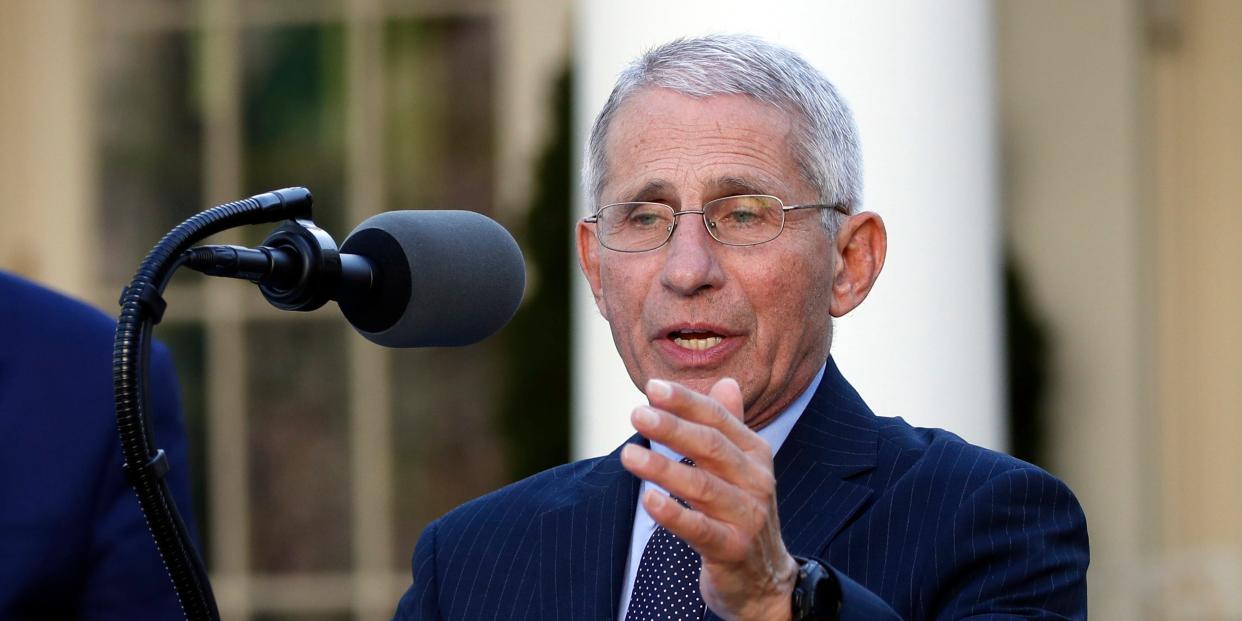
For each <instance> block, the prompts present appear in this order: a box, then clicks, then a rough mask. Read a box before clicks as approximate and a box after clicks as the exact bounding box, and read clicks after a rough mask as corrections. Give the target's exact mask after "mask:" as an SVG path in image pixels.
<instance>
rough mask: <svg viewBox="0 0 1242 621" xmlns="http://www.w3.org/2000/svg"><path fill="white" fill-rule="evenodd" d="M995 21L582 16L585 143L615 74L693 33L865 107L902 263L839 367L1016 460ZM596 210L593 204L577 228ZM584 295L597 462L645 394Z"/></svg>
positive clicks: (841, 351) (605, 10) (846, 336)
mask: <svg viewBox="0 0 1242 621" xmlns="http://www.w3.org/2000/svg"><path fill="white" fill-rule="evenodd" d="M989 7H990V5H989V4H987V3H986V2H983V1H982V0H944V1H941V2H916V1H913V0H910V1H905V2H885V3H882V4H879V3H863V2H847V1H844V0H840V1H838V0H833V1H825V0H818V1H814V2H811V1H808V2H779V1H767V2H762V3H755V2H746V1H731V2H721V1H708V0H696V1H680V2H668V1H667V0H663V1H655V0H632V1H630V2H614V1H608V0H598V1H587V2H583V3H582V4H581V5H580V6H579V7H578V14H577V23H576V24H575V37H576V40H575V62H576V67H577V73H576V80H577V82H576V88H577V93H576V96H577V97H576V101H577V106H578V107H577V109H576V110H575V119H574V121H575V123H574V126H575V129H576V131H577V134H576V135H577V140H578V142H579V143H582V142H583V141H584V140H585V136H586V135H587V132H588V129H589V126H590V123H591V121H592V120H593V118H594V115H595V114H596V112H598V110H599V108H600V106H602V105H603V102H604V100H605V99H606V98H607V96H608V93H609V91H610V90H611V87H612V83H613V80H614V79H615V77H616V74H617V72H618V71H620V69H621V68H622V67H623V66H624V65H625V64H626V63H627V62H628V61H629V60H631V59H633V58H634V57H635V56H637V55H638V54H640V53H642V51H644V50H646V49H648V48H650V47H651V46H653V45H656V44H659V43H662V42H665V41H668V40H671V39H674V38H676V37H679V36H687V35H696V34H705V33H710V32H726V33H732V32H745V33H752V34H756V35H759V36H761V37H764V38H766V39H768V40H769V41H772V42H775V43H779V44H781V45H784V46H786V47H789V48H791V49H793V50H795V51H797V52H798V53H800V54H802V55H803V56H804V57H805V58H806V59H807V60H808V61H810V62H811V63H812V64H814V65H815V66H816V67H818V68H819V69H820V70H821V71H823V72H824V74H825V75H826V76H827V77H828V79H829V80H831V81H832V82H833V84H835V85H836V86H837V88H838V89H839V90H840V92H841V93H842V95H843V96H844V97H845V98H846V100H847V101H848V102H849V104H850V105H851V107H852V108H853V110H854V114H855V117H856V119H857V121H858V125H859V129H860V132H861V136H862V144H863V154H864V158H865V171H866V173H865V174H866V177H865V178H866V190H865V193H864V201H863V202H864V208H866V209H869V210H872V211H876V212H879V213H880V214H881V215H882V216H883V217H884V219H885V222H886V223H887V224H888V232H889V254H888V262H887V264H886V266H885V268H884V273H883V274H882V275H881V277H880V280H879V282H878V284H877V285H876V288H875V290H874V291H873V292H872V294H871V297H870V298H869V299H868V300H867V301H866V302H865V303H864V304H863V306H862V307H861V308H859V309H858V310H856V311H855V312H853V313H851V314H850V315H849V316H847V317H845V318H843V319H842V320H840V321H839V322H837V324H836V335H835V339H834V343H833V346H832V351H833V355H834V357H835V358H836V360H837V363H838V365H839V366H840V367H841V369H842V371H843V372H844V373H845V375H846V377H848V378H849V380H850V381H851V382H852V383H853V384H854V386H855V387H856V388H858V390H859V392H860V393H861V394H862V395H863V397H864V398H865V399H866V400H867V402H868V403H869V404H870V405H871V407H872V409H874V410H875V411H876V413H877V414H880V415H884V416H901V417H903V418H905V419H906V420H907V421H909V422H910V423H912V424H915V425H921V426H936V427H946V428H949V429H951V430H953V431H954V432H956V433H958V434H959V435H962V436H963V437H965V438H966V439H967V440H970V441H972V442H976V443H980V444H983V445H985V446H990V447H994V448H1003V445H1004V433H1005V426H1004V425H1005V423H1004V416H1003V408H1004V405H1003V396H1004V387H1003V383H1002V382H1003V377H1004V372H1003V368H1002V364H1003V356H1002V344H1001V293H1000V283H1001V279H1000V267H1001V256H1000V232H999V230H1000V229H999V226H1000V223H999V207H998V192H997V187H998V180H997V169H998V166H997V162H996V159H997V158H996V130H995V118H996V114H995V107H994V95H993V77H992V57H993V44H992V16H991V12H990V8H989ZM578 146H579V158H581V146H582V145H581V144H579V145H578ZM579 161H580V159H579ZM584 201H585V199H584V197H583V196H582V194H581V190H579V213H580V214H581V213H585V211H586V209H587V208H586V205H585V202H584ZM576 286H577V290H576V292H575V298H574V305H575V306H574V311H575V315H574V337H575V353H574V356H575V371H576V374H577V375H576V378H577V379H576V380H575V386H574V389H575V403H574V411H575V413H574V437H573V453H574V455H575V456H577V457H583V456H589V455H598V454H601V453H604V452H606V451H608V450H611V449H612V448H613V447H615V446H616V445H617V444H619V443H620V442H621V441H623V440H624V439H625V438H626V437H628V436H629V434H631V433H633V430H632V429H631V428H630V426H629V423H628V412H629V410H630V409H631V408H632V407H633V406H634V405H636V404H638V403H641V402H642V397H641V395H640V394H639V393H638V391H637V390H636V389H635V388H634V386H633V385H632V384H631V382H630V381H629V377H628V375H626V373H625V371H624V368H623V367H622V364H621V360H620V358H619V357H618V356H617V353H616V351H615V349H614V347H613V344H612V340H611V336H610V334H609V331H608V327H607V325H606V324H605V323H604V321H603V320H602V319H601V318H600V317H599V314H598V312H597V311H596V310H595V308H594V304H593V303H592V301H591V299H590V295H589V292H588V291H587V288H586V286H585V282H583V281H582V280H580V279H579V281H578V282H577V283H576Z"/></svg>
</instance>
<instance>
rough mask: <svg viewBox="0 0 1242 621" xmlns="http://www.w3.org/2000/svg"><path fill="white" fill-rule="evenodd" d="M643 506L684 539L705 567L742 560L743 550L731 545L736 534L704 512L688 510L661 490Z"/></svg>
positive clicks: (644, 500) (644, 501) (651, 494)
mask: <svg viewBox="0 0 1242 621" xmlns="http://www.w3.org/2000/svg"><path fill="white" fill-rule="evenodd" d="M642 502H643V507H645V508H646V509H647V513H648V514H649V515H650V516H651V519H653V520H655V522H656V523H657V524H659V525H660V526H663V527H664V528H665V529H666V530H668V532H670V533H673V534H674V535H677V536H678V537H681V539H682V540H683V541H685V542H686V543H687V544H688V545H689V546H690V547H691V548H694V551H695V552H698V553H699V555H700V556H702V557H703V562H704V563H708V562H719V561H726V562H727V561H732V560H735V558H734V557H737V556H738V554H737V553H736V552H735V550H736V549H740V548H741V546H739V545H732V544H731V540H732V539H733V538H734V530H733V529H732V528H729V526H727V525H726V524H724V523H722V522H720V521H719V520H715V519H712V518H711V517H710V516H708V515H707V514H704V513H703V512H701V511H695V510H693V509H687V508H685V507H683V506H681V505H680V504H679V503H678V502H677V501H676V500H673V499H672V498H670V497H669V496H667V495H665V494H661V493H660V492H659V491H657V490H650V491H648V492H647V494H646V495H645V496H644V497H643V499H642Z"/></svg>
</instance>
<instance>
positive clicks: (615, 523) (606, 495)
mask: <svg viewBox="0 0 1242 621" xmlns="http://www.w3.org/2000/svg"><path fill="white" fill-rule="evenodd" d="M641 441H642V438H641V437H640V436H634V437H631V438H630V439H629V440H628V441H627V444H628V443H629V442H641ZM638 488H639V480H638V479H637V478H636V477H634V475H632V474H630V473H629V472H628V471H627V470H625V468H623V467H622V466H621V449H620V448H618V449H617V450H615V451H613V452H612V453H611V454H609V455H607V456H606V457H604V458H602V459H600V460H599V461H597V462H596V463H595V464H594V465H593V466H592V467H591V468H590V469H589V470H588V471H587V472H586V473H584V474H583V475H582V476H581V477H580V478H577V479H575V480H571V481H568V482H567V483H566V490H567V498H566V501H565V502H564V503H563V504H561V505H559V506H557V507H554V508H552V509H550V510H549V511H547V512H546V513H544V514H543V516H541V518H540V520H541V523H540V528H541V535H542V546H541V551H540V563H539V571H540V572H541V574H542V575H541V580H540V584H541V585H542V588H543V589H544V591H543V592H542V593H541V596H540V598H539V599H540V614H539V617H538V618H539V619H560V620H561V621H570V620H573V621H577V620H579V619H616V616H617V601H618V600H619V599H620V597H621V581H622V580H623V579H624V572H625V562H626V558H627V557H628V555H629V548H630V533H631V531H632V530H633V527H634V507H635V503H636V502H637V501H638Z"/></svg>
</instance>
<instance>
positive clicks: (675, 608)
mask: <svg viewBox="0 0 1242 621" xmlns="http://www.w3.org/2000/svg"><path fill="white" fill-rule="evenodd" d="M681 463H683V464H688V465H691V466H693V465H694V462H693V461H691V460H690V458H688V457H687V458H685V459H682V460H681ZM674 499H675V500H676V501H677V502H679V503H681V505H682V506H683V507H689V506H690V505H688V504H686V502H685V501H684V500H682V499H680V498H676V497H674ZM702 565H703V559H702V558H700V557H699V553H698V552H695V551H694V549H693V548H691V547H690V546H689V545H687V544H686V542H685V541H683V540H682V539H681V537H678V536H677V535H674V534H673V533H670V532H668V531H667V530H665V529H664V527H663V526H659V525H656V529H655V532H654V533H652V534H651V539H650V540H648V541H647V547H645V548H643V556H642V559H641V560H639V561H638V574H637V575H636V576H635V577H634V591H633V593H632V594H631V595H630V607H629V609H628V610H626V612H625V621H655V620H657V619H659V620H660V621H670V620H671V621H698V620H699V619H702V618H703V609H704V607H705V606H704V604H703V596H702V595H701V594H700V593H699V569H700V568H701V567H702Z"/></svg>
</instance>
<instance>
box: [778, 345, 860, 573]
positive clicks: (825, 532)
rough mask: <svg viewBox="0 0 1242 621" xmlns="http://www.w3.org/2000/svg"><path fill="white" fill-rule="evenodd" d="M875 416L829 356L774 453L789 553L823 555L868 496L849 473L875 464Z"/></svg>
mask: <svg viewBox="0 0 1242 621" xmlns="http://www.w3.org/2000/svg"><path fill="white" fill-rule="evenodd" d="M876 438H877V431H876V421H875V416H874V415H873V414H872V413H871V411H870V410H869V409H868V408H867V405H866V404H865V403H863V401H862V398H860V397H859V396H858V393H857V392H855V391H854V388H853V387H852V386H850V384H849V382H847V381H846V380H845V378H844V377H843V376H842V375H841V372H840V371H839V370H837V367H836V364H835V363H834V362H833V360H832V359H831V358H829V359H828V364H827V367H826V369H825V370H824V378H823V380H822V381H820V383H819V388H818V389H816V391H815V394H814V395H813V396H812V397H811V402H810V403H809V404H808V405H807V408H806V411H805V412H803V414H802V416H801V417H800V418H799V419H798V422H797V424H796V425H794V428H793V429H792V430H791V431H790V432H789V437H788V438H786V440H785V443H784V444H783V445H781V449H780V451H779V452H778V453H777V455H776V460H775V467H776V496H777V503H778V508H779V511H780V516H781V534H782V536H783V537H784V539H785V546H786V547H787V548H788V549H789V551H790V553H791V554H795V555H798V556H824V552H825V550H826V549H827V547H828V544H829V542H831V540H832V538H833V537H834V536H835V535H836V534H837V532H838V531H840V530H841V527H842V526H844V525H845V523H846V522H848V521H849V520H850V518H852V517H853V516H854V515H855V514H856V513H857V512H858V511H859V510H861V509H862V508H863V507H864V506H866V504H867V501H868V500H869V499H870V498H871V495H872V492H871V489H870V488H869V487H867V486H865V485H861V484H859V483H854V482H852V481H850V480H849V479H850V478H852V477H855V476H856V475H859V474H862V473H864V472H867V471H869V470H872V469H874V468H875V460H876Z"/></svg>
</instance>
